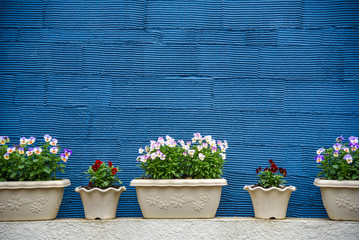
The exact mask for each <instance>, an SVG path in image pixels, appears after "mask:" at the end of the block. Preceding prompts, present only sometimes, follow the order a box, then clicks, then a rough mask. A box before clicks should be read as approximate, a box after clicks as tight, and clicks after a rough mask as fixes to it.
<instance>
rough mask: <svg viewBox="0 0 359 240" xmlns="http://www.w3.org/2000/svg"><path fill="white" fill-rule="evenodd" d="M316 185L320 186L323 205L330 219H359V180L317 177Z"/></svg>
mask: <svg viewBox="0 0 359 240" xmlns="http://www.w3.org/2000/svg"><path fill="white" fill-rule="evenodd" d="M314 185H315V186H317V187H320V192H321V194H322V200H323V205H324V207H325V210H326V211H327V214H328V217H329V218H330V219H333V220H356V221H359V181H357V180H344V181H337V180H325V179H321V178H316V179H315V180H314Z"/></svg>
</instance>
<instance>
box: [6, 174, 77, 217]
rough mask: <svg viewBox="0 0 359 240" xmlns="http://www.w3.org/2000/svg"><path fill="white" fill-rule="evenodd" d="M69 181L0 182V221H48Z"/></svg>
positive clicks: (53, 213) (55, 213) (58, 205)
mask: <svg viewBox="0 0 359 240" xmlns="http://www.w3.org/2000/svg"><path fill="white" fill-rule="evenodd" d="M69 185H71V183H70V180H68V179H62V180H53V181H11V182H0V221H18V220H50V219H55V218H56V216H57V213H58V211H59V208H60V205H61V201H62V196H63V193H64V188H65V187H66V186H69Z"/></svg>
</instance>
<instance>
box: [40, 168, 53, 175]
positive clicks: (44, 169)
mask: <svg viewBox="0 0 359 240" xmlns="http://www.w3.org/2000/svg"><path fill="white" fill-rule="evenodd" d="M42 171H44V172H46V173H47V174H50V173H51V171H52V169H51V168H49V167H44V168H43V169H42Z"/></svg>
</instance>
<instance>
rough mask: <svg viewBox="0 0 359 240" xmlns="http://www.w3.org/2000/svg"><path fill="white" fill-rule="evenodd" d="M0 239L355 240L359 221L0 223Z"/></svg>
mask: <svg viewBox="0 0 359 240" xmlns="http://www.w3.org/2000/svg"><path fill="white" fill-rule="evenodd" d="M0 239H2V240H6V239H14V240H25V239H26V240H36V239H52V240H55V239H59V240H64V239H75V240H81V239H86V240H88V239H126V240H131V239H139V240H147V239H155V240H162V239H164V240H171V239H180V240H190V239H206V240H208V239H218V240H225V239H246V240H251V239H292V240H299V239H336V240H337V239H343V240H344V239H345V240H352V239H353V240H354V239H355V240H357V239H359V222H355V221H331V220H327V219H313V218H290V219H285V220H259V219H254V218H237V217H228V218H214V219H206V220H203V219H143V218H117V219H113V220H85V219H82V218H72V219H56V220H52V221H22V222H0Z"/></svg>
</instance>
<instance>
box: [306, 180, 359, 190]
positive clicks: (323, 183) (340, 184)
mask: <svg viewBox="0 0 359 240" xmlns="http://www.w3.org/2000/svg"><path fill="white" fill-rule="evenodd" d="M313 184H314V185H315V186H317V187H332V188H359V180H343V181H339V180H327V179H324V178H316V179H314V183H313Z"/></svg>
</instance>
